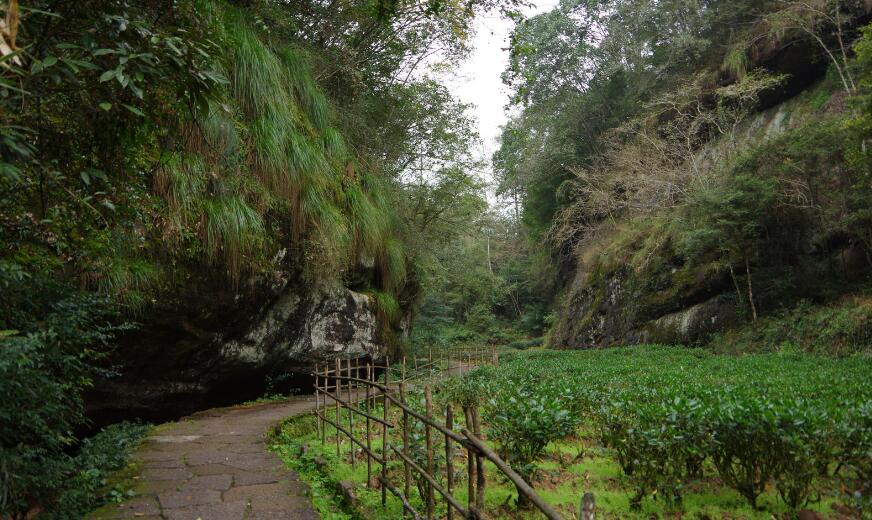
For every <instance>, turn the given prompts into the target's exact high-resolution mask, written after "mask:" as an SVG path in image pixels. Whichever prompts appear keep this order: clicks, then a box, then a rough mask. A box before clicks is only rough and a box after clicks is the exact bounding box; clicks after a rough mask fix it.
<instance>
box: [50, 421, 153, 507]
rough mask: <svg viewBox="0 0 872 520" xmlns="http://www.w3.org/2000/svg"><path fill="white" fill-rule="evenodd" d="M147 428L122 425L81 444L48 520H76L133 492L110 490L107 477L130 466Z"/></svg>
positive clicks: (103, 431) (106, 430)
mask: <svg viewBox="0 0 872 520" xmlns="http://www.w3.org/2000/svg"><path fill="white" fill-rule="evenodd" d="M147 431H148V426H145V425H142V424H136V423H128V422H122V423H118V424H113V425H111V426H108V427H106V428H105V429H103V430H102V431H100V433H98V434H97V435H95V436H93V437H90V438H87V439H85V440H83V441H82V444H81V447H80V449H79V453H78V454H77V455H76V456H75V457H72V458H71V459H69V465H68V468H66V469H67V471H66V473H67V474H68V475H70V476H71V478H69V479H67V480H66V481H65V482H64V484H63V485H62V486H61V488H60V490H59V491H58V494H57V499H56V500H55V501H54V503H53V504H50V509H48V510H47V511H45V512H44V513H43V516H44V517H46V518H49V519H73V518H80V517H81V515H83V514H85V513H87V512H88V511H91V510H93V509H95V508H96V507H98V506H99V505H100V504H102V503H103V502H106V501H120V500H122V499H123V498H124V497H126V496H129V495H130V490H127V489H124V487H123V486H122V485H120V484H116V485H114V486H112V487H109V482H108V481H107V476H108V474H109V472H111V471H117V470H119V469H121V468H123V467H124V466H125V464H127V461H128V459H129V458H130V454H131V453H132V451H133V449H134V448H135V447H136V445H137V444H138V443H139V440H140V439H141V438H142V437H143V436H144V435H145V433H146V432H147Z"/></svg>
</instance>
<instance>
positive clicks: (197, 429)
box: [88, 396, 319, 520]
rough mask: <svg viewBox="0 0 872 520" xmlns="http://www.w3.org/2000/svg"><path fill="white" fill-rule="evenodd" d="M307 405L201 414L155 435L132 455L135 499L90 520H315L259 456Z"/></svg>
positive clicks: (297, 402) (298, 486)
mask: <svg viewBox="0 0 872 520" xmlns="http://www.w3.org/2000/svg"><path fill="white" fill-rule="evenodd" d="M314 403H315V402H314V398H312V397H311V396H309V397H299V398H293V399H291V400H288V401H284V402H281V403H269V404H262V405H254V406H239V407H232V408H223V409H215V410H208V411H206V412H201V413H198V414H195V415H192V416H191V417H188V418H186V419H182V420H181V421H179V422H178V423H175V424H171V425H167V426H164V427H160V428H158V429H157V431H155V433H153V434H152V435H150V436H149V437H147V438H146V439H145V441H144V442H143V443H142V446H141V447H140V449H139V450H138V452H137V454H136V455H135V460H137V461H138V462H139V469H140V473H139V475H138V476H137V477H135V478H136V482H137V484H136V486H135V488H134V490H135V491H136V493H137V495H136V496H135V497H133V498H131V499H129V500H127V501H125V502H124V503H122V504H109V505H107V506H104V507H103V508H101V509H100V510H98V511H96V512H95V513H93V514H92V515H90V516H89V517H88V518H90V519H134V518H135V519H139V520H198V519H199V520H273V519H293V520H309V519H317V518H319V517H318V514H317V513H316V512H315V510H314V509H312V505H311V503H310V501H309V499H308V498H307V497H306V493H307V491H308V490H307V488H306V486H305V484H303V483H302V482H300V480H299V479H298V478H297V475H296V474H294V472H292V471H290V470H289V469H287V468H285V466H284V464H283V463H282V462H281V460H279V458H278V456H277V455H276V454H274V453H271V452H269V451H267V446H266V444H265V441H266V435H267V432H268V430H269V429H270V428H272V427H273V426H275V425H276V424H277V423H278V422H279V421H281V420H282V419H284V418H286V417H289V416H292V415H298V414H300V413H303V412H307V411H310V410H312V409H314V406H315V404H314Z"/></svg>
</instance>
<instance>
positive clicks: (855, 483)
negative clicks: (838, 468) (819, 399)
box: [839, 401, 872, 518]
mask: <svg viewBox="0 0 872 520" xmlns="http://www.w3.org/2000/svg"><path fill="white" fill-rule="evenodd" d="M840 437H841V439H842V446H841V450H840V453H839V462H840V463H841V464H842V466H844V467H845V469H846V470H848V472H847V474H846V475H845V476H844V477H843V479H844V481H845V488H846V489H847V490H848V491H849V493H850V494H851V498H852V500H853V502H854V504H855V506H856V507H857V509H858V511H859V512H860V513H861V515H862V517H863V518H869V517H872V401H867V402H865V403H863V404H861V405H860V406H858V407H856V408H854V409H853V410H852V411H851V412H850V413H849V414H848V417H847V418H846V419H845V420H844V421H843V422H842V423H841V432H840Z"/></svg>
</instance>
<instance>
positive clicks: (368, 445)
mask: <svg viewBox="0 0 872 520" xmlns="http://www.w3.org/2000/svg"><path fill="white" fill-rule="evenodd" d="M366 380H367V381H372V364H371V363H370V362H369V361H367V362H366ZM371 393H372V387H370V386H369V385H368V384H367V385H366V413H367V414H368V415H372V408H370V406H369V404H370V403H369V397H370V394H371ZM370 453H372V434H371V429H370V420H369V417H367V418H366V486H367V487H369V488H371V487H372V456H371V455H370Z"/></svg>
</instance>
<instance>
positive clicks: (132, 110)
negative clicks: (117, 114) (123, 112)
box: [124, 105, 145, 117]
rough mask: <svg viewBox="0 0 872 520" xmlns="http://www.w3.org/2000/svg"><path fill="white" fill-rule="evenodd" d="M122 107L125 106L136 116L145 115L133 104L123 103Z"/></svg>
mask: <svg viewBox="0 0 872 520" xmlns="http://www.w3.org/2000/svg"><path fill="white" fill-rule="evenodd" d="M124 108H126V109H127V110H130V111H131V112H133V113H134V114H136V115H138V116H141V117H145V113H143V112H142V110H140V109H138V108H136V107H134V106H131V105H124Z"/></svg>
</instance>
